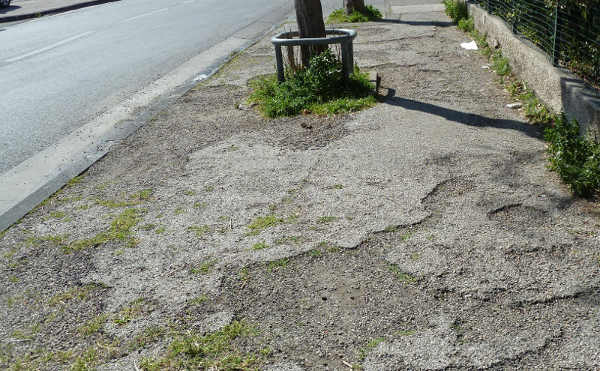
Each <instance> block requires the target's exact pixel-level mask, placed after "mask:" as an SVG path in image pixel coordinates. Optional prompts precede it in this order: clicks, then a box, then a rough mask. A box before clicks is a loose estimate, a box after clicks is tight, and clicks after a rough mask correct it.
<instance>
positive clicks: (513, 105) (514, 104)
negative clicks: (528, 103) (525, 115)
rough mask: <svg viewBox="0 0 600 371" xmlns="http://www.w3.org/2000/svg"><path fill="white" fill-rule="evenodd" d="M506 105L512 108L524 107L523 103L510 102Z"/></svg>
mask: <svg viewBox="0 0 600 371" xmlns="http://www.w3.org/2000/svg"><path fill="white" fill-rule="evenodd" d="M506 107H508V108H510V109H517V108H521V107H523V105H522V104H521V103H518V102H517V103H510V104H507V105H506Z"/></svg>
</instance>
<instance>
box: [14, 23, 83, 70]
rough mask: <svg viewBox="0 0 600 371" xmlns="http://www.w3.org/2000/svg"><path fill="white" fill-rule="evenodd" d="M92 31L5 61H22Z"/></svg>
mask: <svg viewBox="0 0 600 371" xmlns="http://www.w3.org/2000/svg"><path fill="white" fill-rule="evenodd" d="M91 33H92V31H88V32H84V33H82V34H79V35H75V36H71V37H69V38H68V39H64V40H62V41H59V42H57V43H54V44H52V45H48V46H45V47H43V48H41V49H37V50H34V51H32V52H29V53H27V54H23V55H20V56H18V57H14V58H10V59H7V60H5V62H7V63H12V62H16V61H20V60H21V59H25V58H27V57H31V56H33V55H36V54H40V53H43V52H45V51H48V50H50V49H54V48H56V47H59V46H61V45H64V44H66V43H69V42H71V41H75V40H77V39H81V38H82V37H85V36H87V35H89V34H91Z"/></svg>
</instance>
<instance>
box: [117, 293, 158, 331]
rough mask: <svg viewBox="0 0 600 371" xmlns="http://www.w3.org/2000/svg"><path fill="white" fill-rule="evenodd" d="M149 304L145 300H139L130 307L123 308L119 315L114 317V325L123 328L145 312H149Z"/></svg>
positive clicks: (130, 304)
mask: <svg viewBox="0 0 600 371" xmlns="http://www.w3.org/2000/svg"><path fill="white" fill-rule="evenodd" d="M149 310H150V309H149V308H148V302H147V301H146V299H144V298H139V299H136V300H134V301H132V302H131V303H129V305H127V306H125V307H123V308H122V309H121V310H120V311H119V313H117V314H116V315H115V316H114V317H113V323H115V324H116V325H119V326H123V325H126V324H128V323H129V322H131V321H132V320H133V319H135V318H137V317H139V316H141V315H142V314H143V313H144V312H148V311H149Z"/></svg>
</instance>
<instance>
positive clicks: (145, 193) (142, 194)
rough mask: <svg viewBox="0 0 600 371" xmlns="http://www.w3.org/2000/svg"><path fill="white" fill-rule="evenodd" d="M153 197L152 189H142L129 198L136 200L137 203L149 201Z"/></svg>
mask: <svg viewBox="0 0 600 371" xmlns="http://www.w3.org/2000/svg"><path fill="white" fill-rule="evenodd" d="M151 196H152V190H151V189H142V190H141V191H139V192H137V193H134V194H132V195H131V196H129V198H130V199H132V200H136V201H148V200H149V199H150V197H151Z"/></svg>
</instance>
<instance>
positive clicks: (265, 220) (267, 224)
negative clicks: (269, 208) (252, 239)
mask: <svg viewBox="0 0 600 371" xmlns="http://www.w3.org/2000/svg"><path fill="white" fill-rule="evenodd" d="M283 222H284V220H283V219H282V218H279V217H277V216H275V215H267V216H263V217H258V218H256V219H254V220H253V221H252V223H250V224H249V225H248V229H249V230H250V231H249V232H248V233H247V235H248V236H256V235H259V234H260V233H261V232H262V231H264V230H265V229H267V228H271V227H274V226H276V225H278V224H281V223H283Z"/></svg>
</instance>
